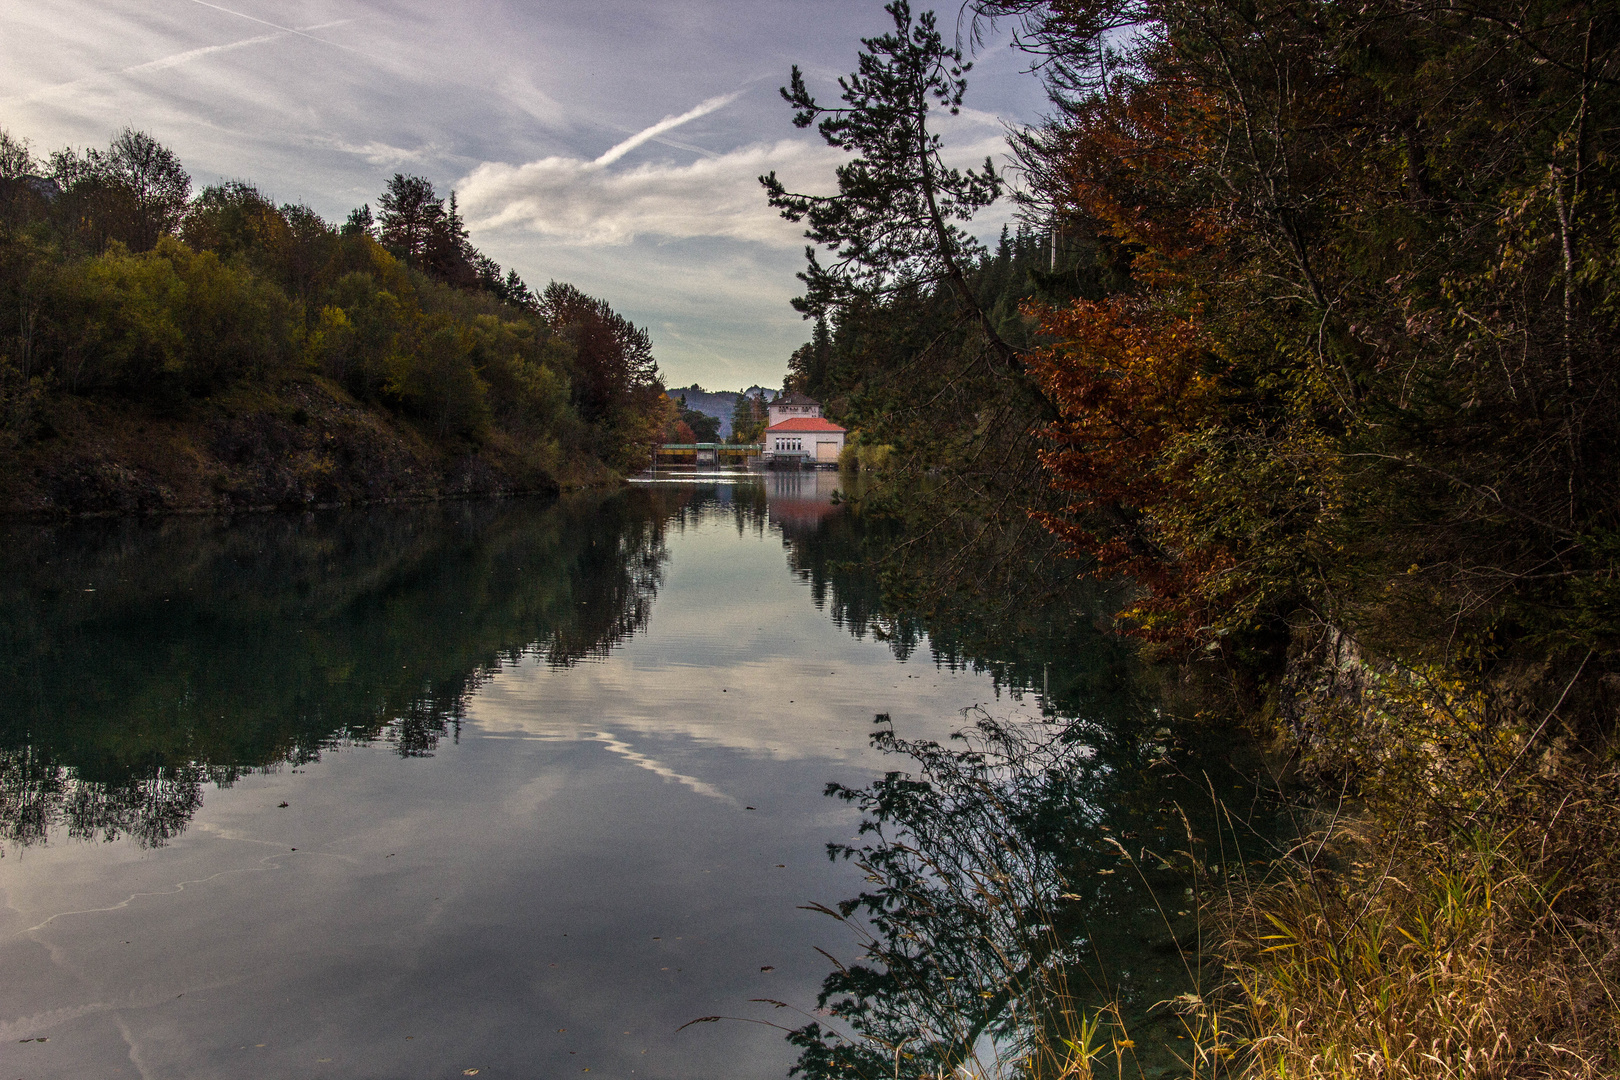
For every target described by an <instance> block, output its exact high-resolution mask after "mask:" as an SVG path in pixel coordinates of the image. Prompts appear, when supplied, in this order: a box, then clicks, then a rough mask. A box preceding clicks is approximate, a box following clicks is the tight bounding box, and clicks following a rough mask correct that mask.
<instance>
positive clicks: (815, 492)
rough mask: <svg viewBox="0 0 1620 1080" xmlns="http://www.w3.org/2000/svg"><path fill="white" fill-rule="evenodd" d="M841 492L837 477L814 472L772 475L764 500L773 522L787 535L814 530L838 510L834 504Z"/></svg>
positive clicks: (767, 482)
mask: <svg viewBox="0 0 1620 1080" xmlns="http://www.w3.org/2000/svg"><path fill="white" fill-rule="evenodd" d="M837 490H838V474H837V473H828V472H821V471H819V470H818V471H814V472H772V473H768V474H767V475H766V477H765V500H766V505H767V507H768V512H769V514H770V522H771V524H772V525H775V526H776V527H777V528H779V529H781V530H782V534H783V535H784V536H788V537H792V536H797V535H801V534H803V533H804V532H806V531H813V530H814V529H815V527H816V526H818V525H820V524H821V523H822V521H823V520H825V519H826V518H827V517H829V516H831V515H832V514H835V513H837V512H838V511H839V509H840V507H839V506H837V505H836V504H835V503H834V502H833V501H832V497H833V492H835V491H837Z"/></svg>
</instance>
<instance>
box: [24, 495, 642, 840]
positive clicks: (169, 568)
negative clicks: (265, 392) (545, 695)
mask: <svg viewBox="0 0 1620 1080" xmlns="http://www.w3.org/2000/svg"><path fill="white" fill-rule="evenodd" d="M670 513H671V507H669V506H668V505H666V504H665V503H664V502H663V501H661V499H660V498H659V497H658V496H657V495H655V494H653V493H650V492H629V493H626V494H623V495H619V496H614V497H610V498H603V497H590V498H581V499H574V500H570V501H566V502H564V503H562V504H556V505H545V504H537V503H526V502H516V503H505V504H499V503H482V504H479V503H464V504H446V505H441V506H432V507H411V508H377V509H372V510H365V511H350V512H338V513H330V514H310V515H255V516H252V517H249V518H246V519H237V520H225V519H217V520H216V519H210V520H196V519H191V520H187V519H170V520H166V521H160V522H141V521H119V522H89V523H79V524H75V525H72V526H52V527H43V528H42V527H40V526H38V525H24V524H19V525H16V526H13V527H12V528H11V529H10V530H9V532H8V535H6V536H4V537H3V540H4V549H5V554H4V558H3V561H0V585H3V586H4V588H3V589H0V686H5V687H7V688H8V690H9V694H8V698H9V700H8V702H7V707H6V709H5V711H4V712H3V713H0V841H10V842H12V843H15V844H36V843H41V842H44V841H45V840H46V839H47V838H48V837H49V836H50V835H51V833H52V831H53V830H62V831H65V833H66V834H67V835H68V836H69V837H73V838H80V839H102V840H112V839H116V838H119V837H129V838H131V839H133V840H134V841H135V842H136V843H138V844H140V845H142V846H157V845H161V844H163V843H165V842H166V841H168V840H169V839H171V838H173V837H174V836H176V835H178V834H179V833H180V832H181V831H183V830H184V829H185V828H186V825H187V823H188V822H189V821H190V820H191V818H192V816H193V815H194V814H195V813H196V811H197V810H198V808H199V807H200V806H201V805H202V799H203V791H204V789H205V787H206V786H207V785H209V784H215V785H229V784H231V783H233V782H234V781H236V780H237V779H238V778H240V777H241V776H243V775H244V774H247V773H251V772H254V771H260V770H267V769H275V768H279V767H282V766H285V765H290V766H299V765H302V764H305V763H308V762H311V761H315V760H317V759H319V757H320V756H321V754H322V753H323V752H324V751H328V750H330V749H333V748H335V747H340V746H343V745H346V744H348V745H353V744H357V743H370V742H377V741H386V742H387V743H388V744H389V745H391V746H392V747H393V748H394V750H395V751H396V752H397V753H399V754H401V755H403V756H406V757H416V756H423V755H428V754H431V753H433V751H434V749H435V748H436V747H437V746H438V744H439V742H440V740H441V739H444V738H447V737H449V738H454V737H455V736H456V734H457V733H458V730H459V725H460V723H461V720H462V717H463V715H464V710H465V707H466V703H467V701H468V699H469V697H470V695H471V694H472V693H473V691H474V690H475V689H476V688H477V687H478V685H479V684H480V683H481V682H482V681H483V680H485V679H487V678H488V677H489V676H490V675H491V674H493V673H494V672H495V671H497V670H499V669H500V667H501V666H502V665H503V664H508V663H513V662H516V661H517V660H520V659H522V658H525V657H529V658H534V659H538V660H541V661H542V662H544V663H546V664H549V665H552V666H557V667H567V666H570V665H573V664H576V663H579V662H581V661H584V660H589V659H592V658H597V657H601V656H603V655H605V654H606V653H607V651H608V650H610V649H611V648H612V647H613V646H614V645H615V644H617V643H619V642H621V641H623V640H624V639H626V638H627V637H629V636H630V635H632V634H635V633H637V632H639V631H640V630H641V629H643V628H644V627H645V626H646V624H647V620H648V617H649V615H650V612H651V608H652V603H653V600H654V597H655V596H656V594H657V591H658V588H659V586H660V584H661V582H662V573H663V565H664V562H665V561H666V560H667V558H668V551H667V547H666V545H665V542H664V535H665V534H664V527H665V522H666V520H667V519H668V517H669V515H670Z"/></svg>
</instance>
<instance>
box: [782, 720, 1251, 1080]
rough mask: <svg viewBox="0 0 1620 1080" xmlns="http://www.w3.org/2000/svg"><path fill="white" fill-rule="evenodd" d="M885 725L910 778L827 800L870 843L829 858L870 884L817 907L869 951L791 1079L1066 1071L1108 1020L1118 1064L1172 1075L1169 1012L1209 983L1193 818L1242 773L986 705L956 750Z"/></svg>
mask: <svg viewBox="0 0 1620 1080" xmlns="http://www.w3.org/2000/svg"><path fill="white" fill-rule="evenodd" d="M877 719H878V728H877V730H876V731H875V732H874V735H873V741H874V743H875V744H876V745H877V746H879V747H881V748H882V749H883V750H885V751H887V752H889V753H892V754H894V755H896V756H897V757H903V758H905V759H907V760H906V771H903V772H902V771H895V772H890V773H888V774H886V775H885V776H884V777H883V778H882V779H880V780H878V781H876V782H874V783H872V784H871V785H869V786H867V787H863V788H848V787H844V786H841V785H836V784H834V785H830V786H829V788H828V794H829V795H831V796H834V797H837V798H839V799H842V800H844V801H846V802H849V803H852V804H854V805H855V806H857V807H858V808H859V809H860V810H861V811H862V814H863V822H862V825H861V834H862V840H861V842H858V843H852V844H842V843H835V844H829V845H828V850H829V854H830V855H831V856H832V857H833V858H835V859H847V860H853V861H854V862H855V863H856V864H857V865H858V866H859V867H860V868H861V870H862V871H863V872H864V873H865V875H866V881H867V883H868V884H869V886H870V887H869V888H867V889H866V890H864V891H862V892H861V893H859V894H858V895H857V896H855V897H853V898H851V899H848V900H845V901H843V902H841V903H839V904H837V905H836V907H827V906H823V905H819V904H818V905H813V907H814V908H815V909H817V910H820V911H823V912H824V913H826V914H828V915H831V916H833V917H834V918H837V919H839V920H840V921H842V922H844V923H846V924H847V925H848V926H849V927H850V929H851V930H852V932H853V933H854V935H855V936H856V939H857V940H858V942H859V945H860V948H861V957H860V959H859V960H857V961H855V962H851V963H848V964H844V963H838V964H837V966H836V967H835V969H834V970H833V971H832V972H831V973H830V974H829V975H828V976H827V978H826V980H825V982H824V983H823V986H822V992H821V995H820V997H819V999H818V1002H817V1004H818V1006H819V1008H818V1012H819V1013H820V1014H822V1015H823V1016H825V1017H827V1018H829V1019H828V1020H827V1021H826V1022H823V1021H821V1020H813V1021H811V1022H810V1023H808V1024H806V1025H804V1026H802V1027H800V1028H798V1029H797V1030H795V1031H793V1032H792V1033H791V1034H790V1035H789V1039H790V1041H791V1042H792V1043H793V1044H794V1045H796V1046H798V1047H799V1048H800V1050H801V1056H800V1059H799V1063H798V1065H797V1066H796V1067H795V1069H794V1074H795V1075H802V1076H806V1077H811V1078H824V1077H856V1076H858V1077H879V1076H883V1077H919V1078H920V1077H935V1076H944V1075H947V1074H951V1073H953V1072H955V1071H956V1070H958V1069H960V1068H963V1067H968V1068H969V1069H970V1071H972V1072H974V1073H975V1074H980V1075H984V1074H989V1073H993V1072H997V1071H1013V1070H1011V1069H1008V1066H1009V1065H1011V1066H1014V1068H1015V1069H1016V1071H1023V1070H1028V1072H1027V1073H1026V1074H1028V1075H1042V1076H1045V1075H1051V1076H1057V1075H1069V1074H1068V1073H1066V1072H1065V1071H1064V1067H1065V1065H1069V1064H1072V1061H1068V1060H1064V1058H1065V1057H1066V1056H1067V1055H1066V1054H1065V1049H1066V1040H1068V1041H1071V1042H1075V1043H1079V1042H1081V1041H1082V1039H1083V1037H1084V1036H1083V1026H1084V1025H1085V1024H1086V1023H1089V1022H1091V1021H1094V1020H1095V1019H1096V1017H1097V1016H1098V1014H1099V1012H1104V1013H1106V1014H1107V1015H1108V1017H1109V1023H1108V1025H1107V1028H1108V1032H1109V1034H1108V1036H1107V1037H1104V1038H1102V1039H1101V1040H1100V1045H1101V1046H1102V1047H1103V1048H1104V1049H1105V1050H1109V1048H1110V1043H1119V1044H1124V1045H1122V1046H1120V1045H1116V1046H1114V1047H1113V1049H1112V1051H1111V1052H1112V1053H1116V1054H1122V1055H1123V1056H1124V1059H1125V1060H1122V1061H1117V1062H1113V1063H1111V1067H1112V1066H1114V1065H1117V1066H1124V1067H1125V1068H1126V1069H1127V1071H1128V1072H1129V1073H1130V1074H1131V1075H1136V1073H1137V1069H1139V1068H1140V1069H1141V1070H1142V1074H1143V1075H1146V1076H1154V1075H1164V1074H1168V1073H1170V1072H1174V1071H1176V1070H1175V1068H1174V1066H1175V1065H1176V1056H1175V1053H1174V1044H1175V1043H1176V1042H1178V1041H1180V1040H1179V1039H1178V1035H1179V1034H1180V1030H1181V1022H1180V1020H1179V1018H1178V1016H1177V1014H1176V1013H1175V1011H1174V1010H1173V1009H1171V1008H1170V1007H1169V1006H1168V1003H1169V1001H1170V999H1172V998H1176V997H1178V996H1180V995H1184V994H1198V993H1199V992H1200V991H1201V989H1202V988H1203V987H1204V985H1205V984H1206V981H1207V976H1208V975H1209V973H1208V972H1204V971H1201V970H1200V968H1199V964H1200V961H1199V959H1198V952H1199V950H1198V940H1197V932H1198V916H1197V911H1196V907H1195V903H1196V902H1195V900H1194V899H1193V898H1192V897H1190V896H1188V895H1187V894H1186V889H1187V887H1188V884H1189V882H1192V881H1194V880H1195V879H1196V878H1197V877H1198V876H1199V875H1201V874H1207V873H1210V872H1218V870H1217V868H1218V867H1219V865H1220V863H1221V862H1222V857H1217V858H1216V860H1215V862H1214V863H1211V862H1210V852H1209V851H1208V850H1207V849H1206V847H1205V845H1204V844H1203V843H1201V842H1195V841H1191V840H1189V835H1198V832H1196V831H1194V830H1208V829H1210V828H1211V827H1212V825H1213V821H1212V820H1211V818H1212V816H1213V815H1211V814H1209V813H1204V814H1198V813H1197V809H1198V808H1199V807H1212V800H1211V795H1212V792H1213V787H1212V785H1213V784H1215V783H1219V782H1225V781H1230V780H1232V779H1233V778H1234V777H1235V776H1236V774H1235V773H1231V772H1227V771H1225V769H1226V767H1225V766H1224V765H1217V762H1218V761H1219V759H1220V755H1219V754H1218V753H1214V752H1211V753H1209V754H1208V760H1207V761H1205V762H1204V764H1206V765H1209V766H1211V767H1212V768H1214V767H1219V768H1221V769H1222V772H1221V773H1220V774H1218V775H1219V779H1218V780H1216V779H1214V778H1213V777H1212V774H1211V773H1209V772H1201V773H1198V774H1197V775H1192V774H1189V773H1187V772H1186V771H1183V770H1180V769H1178V768H1177V767H1176V766H1175V765H1174V764H1173V762H1174V760H1175V758H1176V757H1178V756H1181V755H1183V754H1188V761H1189V762H1190V761H1191V760H1192V759H1194V758H1196V757H1197V756H1198V754H1197V752H1196V749H1195V748H1189V747H1185V746H1182V747H1179V748H1178V747H1177V746H1176V745H1175V744H1174V737H1173V736H1172V735H1171V734H1170V732H1169V730H1168V729H1167V728H1164V727H1162V726H1161V727H1152V728H1148V727H1144V726H1143V725H1126V726H1124V727H1121V726H1120V725H1118V724H1107V725H1104V724H1098V723H1094V722H1086V721H1057V720H1047V721H1044V722H1038V723H1029V722H1022V723H1010V722H1006V721H998V720H996V719H994V718H992V717H991V716H990V715H989V714H988V713H984V712H980V713H978V715H977V716H976V717H974V721H975V722H974V723H973V724H972V726H971V727H969V728H968V729H967V730H966V731H964V733H963V734H962V735H961V736H959V739H960V740H961V741H960V744H959V745H954V746H942V745H939V744H937V743H933V742H913V741H907V740H902V739H899V738H897V737H896V736H895V735H894V733H893V732H892V730H890V729H889V728H888V727H887V726H886V721H887V717H885V716H882V715H880V716H879V717H878V718H877ZM1210 749H1211V751H1213V748H1210ZM1189 751H1191V753H1190V754H1189ZM1228 790H1230V789H1228ZM1189 809H1191V810H1192V811H1193V813H1192V814H1191V815H1190V816H1189V814H1188V810H1189ZM1206 834H1207V833H1206ZM1228 854H1230V853H1228ZM1125 1040H1130V1041H1129V1042H1128V1043H1126V1042H1125ZM1183 1045H1185V1043H1184V1044H1183ZM1134 1047H1140V1048H1141V1049H1140V1050H1138V1049H1135V1048H1134ZM1054 1050H1055V1051H1056V1052H1057V1055H1058V1057H1057V1058H1056V1059H1054V1058H1053V1057H1051V1055H1052V1054H1053V1051H1054ZM1043 1056H1045V1058H1046V1060H1044V1061H1043V1060H1042V1058H1043Z"/></svg>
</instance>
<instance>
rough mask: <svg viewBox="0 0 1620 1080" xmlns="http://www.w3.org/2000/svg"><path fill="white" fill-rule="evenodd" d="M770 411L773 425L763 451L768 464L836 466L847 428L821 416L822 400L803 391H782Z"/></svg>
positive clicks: (768, 412) (767, 435)
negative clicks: (819, 400)
mask: <svg viewBox="0 0 1620 1080" xmlns="http://www.w3.org/2000/svg"><path fill="white" fill-rule="evenodd" d="M767 415H768V416H769V417H770V419H769V425H770V426H768V427H767V428H766V429H765V446H764V448H763V450H762V451H761V452H760V456H761V457H762V458H763V459H764V460H765V462H766V463H767V464H775V465H823V466H837V464H838V454H839V452H840V451H842V450H843V449H844V436H845V435H847V434H848V432H846V431H845V430H844V429H843V428H841V427H839V426H838V425H837V424H835V423H833V422H832V421H831V420H826V419H823V418H822V415H821V404H820V403H819V402H816V401H812V400H811V399H810V398H807V397H805V396H804V395H803V394H800V393H789V394H780V395H778V396H777V398H776V400H774V401H772V402H771V403H770V406H769V407H768V409H767Z"/></svg>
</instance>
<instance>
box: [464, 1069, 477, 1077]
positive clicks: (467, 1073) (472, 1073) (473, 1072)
mask: <svg viewBox="0 0 1620 1080" xmlns="http://www.w3.org/2000/svg"><path fill="white" fill-rule="evenodd" d="M461 1075H462V1076H477V1075H478V1070H477V1069H462V1070H461Z"/></svg>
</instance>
